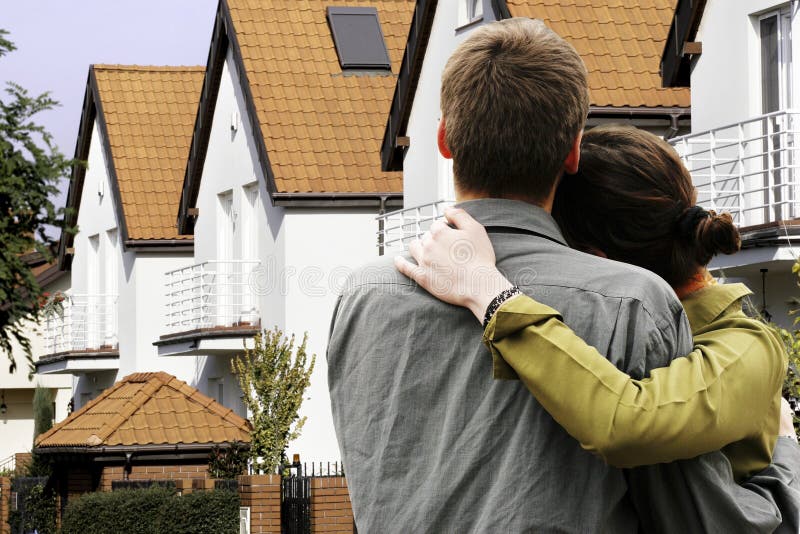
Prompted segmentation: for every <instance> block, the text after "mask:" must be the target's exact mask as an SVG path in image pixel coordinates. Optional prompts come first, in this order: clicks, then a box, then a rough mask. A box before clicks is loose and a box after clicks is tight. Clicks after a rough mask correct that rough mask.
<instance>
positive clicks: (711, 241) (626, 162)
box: [553, 125, 741, 287]
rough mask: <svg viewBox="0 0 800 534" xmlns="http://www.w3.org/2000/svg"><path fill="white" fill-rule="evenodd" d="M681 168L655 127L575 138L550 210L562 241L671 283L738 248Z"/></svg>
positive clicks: (602, 129) (727, 223) (609, 129)
mask: <svg viewBox="0 0 800 534" xmlns="http://www.w3.org/2000/svg"><path fill="white" fill-rule="evenodd" d="M695 200H696V194H695V190H694V186H693V185H692V178H691V176H690V175H689V171H688V170H686V167H685V166H684V165H683V163H682V162H681V160H680V158H679V157H678V155H677V153H676V152H675V151H674V150H673V148H672V147H671V146H670V145H669V144H667V143H666V142H665V141H663V140H662V139H660V138H659V137H656V136H655V135H653V134H651V133H648V132H645V131H644V130H639V129H637V128H633V127H629V126H616V125H611V126H599V127H597V128H594V129H592V130H589V131H587V132H586V133H584V135H583V141H582V142H581V160H580V171H579V172H578V173H577V174H575V175H565V176H564V178H563V179H562V181H561V184H560V185H559V188H558V191H557V193H556V199H555V204H554V206H553V216H554V217H555V219H556V221H557V222H558V224H559V226H560V227H561V229H562V231H563V232H564V237H565V238H566V239H567V241H568V242H569V244H570V245H571V246H572V247H574V248H577V249H579V250H584V251H591V250H592V249H596V250H600V251H602V252H603V253H605V254H606V255H607V256H608V257H609V258H611V259H613V260H617V261H622V262H625V263H630V264H633V265H638V266H640V267H644V268H645V269H648V270H650V271H653V272H654V273H656V274H658V275H659V276H661V277H662V278H663V279H664V280H666V281H667V282H668V283H669V284H670V285H672V286H673V287H678V286H681V285H683V284H685V283H686V282H688V281H689V280H690V279H691V278H692V277H693V276H694V275H695V274H697V272H698V271H699V269H700V268H702V267H705V266H706V265H707V264H708V262H709V261H711V258H712V257H713V256H714V255H716V254H718V253H720V252H722V253H725V254H733V253H734V252H736V251H737V250H739V248H740V246H741V239H740V237H739V231H738V230H737V229H736V226H734V224H733V220H732V219H731V216H730V214H728V213H723V214H721V215H717V214H716V213H714V212H713V211H705V210H703V209H702V208H698V207H696V206H695V205H694V204H695Z"/></svg>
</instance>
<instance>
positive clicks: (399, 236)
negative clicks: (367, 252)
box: [377, 200, 455, 254]
mask: <svg viewBox="0 0 800 534" xmlns="http://www.w3.org/2000/svg"><path fill="white" fill-rule="evenodd" d="M454 203H455V201H454V200H440V201H438V202H432V203H430V204H423V205H421V206H415V207H413V208H406V209H402V210H397V211H392V212H389V213H386V214H384V215H380V216H379V217H377V220H378V248H380V249H381V251H382V252H383V253H384V254H386V253H387V252H389V251H391V252H398V251H403V250H406V248H407V247H408V244H409V243H410V242H411V241H413V240H414V239H417V238H419V237H421V236H422V234H424V233H425V232H426V231H427V230H428V228H430V226H431V223H432V222H433V221H435V220H436V219H441V218H442V217H444V209H445V208H446V207H447V206H452V205H453V204H454Z"/></svg>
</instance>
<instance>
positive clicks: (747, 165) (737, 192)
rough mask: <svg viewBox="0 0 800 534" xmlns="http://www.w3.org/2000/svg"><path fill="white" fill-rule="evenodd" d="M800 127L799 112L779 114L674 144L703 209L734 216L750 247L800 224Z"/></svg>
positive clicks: (692, 135)
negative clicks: (799, 167)
mask: <svg viewBox="0 0 800 534" xmlns="http://www.w3.org/2000/svg"><path fill="white" fill-rule="evenodd" d="M798 127H800V111H793V110H789V111H779V112H775V113H770V114H767V115H762V116H759V117H755V118H753V119H750V120H747V121H743V122H739V123H735V124H731V125H728V126H723V127H721V128H715V129H713V130H709V131H706V132H700V133H695V134H691V135H686V136H683V137H678V138H675V139H671V140H670V143H671V144H672V145H673V146H674V147H675V149H676V150H677V151H678V154H680V156H681V159H683V161H684V163H685V164H686V167H687V168H688V169H689V171H690V172H691V174H692V180H693V182H694V185H695V187H696V188H697V193H698V195H697V201H698V204H699V205H701V206H703V207H705V208H707V209H713V210H716V211H728V212H730V213H731V215H732V216H733V219H734V222H736V224H738V225H739V227H740V228H741V230H742V234H743V237H744V238H745V241H747V239H748V237H749V238H751V239H755V238H763V237H765V236H767V235H769V234H770V230H771V231H772V232H771V233H772V234H777V233H786V229H787V228H790V227H797V226H798V224H800V221H798V220H797V219H798V217H800V180H798V176H800V174H798V172H797V169H798V165H800V153H798V150H800V137H798V134H799V133H800V130H798ZM776 230H777V232H776Z"/></svg>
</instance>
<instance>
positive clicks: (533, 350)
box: [395, 209, 785, 475]
mask: <svg viewBox="0 0 800 534" xmlns="http://www.w3.org/2000/svg"><path fill="white" fill-rule="evenodd" d="M446 216H447V219H448V222H450V224H452V225H453V226H454V228H451V227H449V226H447V225H445V224H444V223H434V225H433V226H432V227H431V232H430V233H429V234H426V236H424V237H423V239H422V240H421V241H417V242H414V243H412V244H411V246H410V247H409V250H410V252H411V254H412V256H413V258H414V259H415V260H416V262H417V264H416V265H414V264H412V263H410V262H409V261H408V260H406V259H404V258H397V259H396V261H395V264H396V265H397V268H398V269H399V270H400V271H401V272H402V273H404V274H406V275H407V276H409V277H411V278H412V279H414V280H415V281H416V282H417V283H418V284H419V285H421V286H422V287H424V288H425V289H427V290H428V291H430V292H431V293H432V294H433V295H434V296H436V297H437V298H440V299H442V300H444V301H445V302H449V303H451V304H456V305H459V306H464V307H467V308H469V309H470V310H472V312H473V314H474V315H475V316H476V317H477V318H478V319H479V320H480V319H482V318H483V313H484V311H485V310H486V305H487V304H488V303H489V302H490V301H491V300H492V298H493V297H494V296H495V295H497V293H498V292H499V291H500V290H503V289H506V288H507V287H508V286H510V285H511V284H510V283H509V282H508V281H507V280H505V279H504V278H503V277H502V275H500V274H499V273H498V272H497V270H496V269H495V267H494V251H493V249H492V246H491V242H490V241H489V239H488V236H487V235H486V232H485V230H484V229H483V227H482V226H481V225H480V224H478V223H477V222H476V221H474V219H472V218H471V217H469V215H467V214H466V213H465V212H464V211H463V210H458V209H455V210H448V211H447V212H446ZM462 249H463V250H462ZM465 251H466V252H467V253H466V254H465V253H464V252H465ZM464 258H467V260H466V261H465V260H464ZM738 323H739V321H734V320H732V319H731V320H729V321H727V322H724V321H723V322H719V324H716V325H715V326H716V329H715V330H714V331H711V332H704V333H703V334H702V335H701V336H698V337H697V338H696V339H695V342H696V347H695V350H694V351H693V352H692V353H691V354H689V355H688V356H687V357H686V358H678V359H676V360H674V361H673V362H672V365H671V366H670V367H667V368H661V369H656V370H654V371H653V372H652V373H651V376H650V377H649V378H648V379H645V380H634V379H632V378H631V377H630V376H628V375H626V374H625V373H623V372H622V371H620V370H619V369H617V368H616V367H614V365H613V364H611V363H610V362H609V361H608V360H606V359H605V358H604V357H603V356H602V355H601V354H599V353H598V352H597V350H596V349H595V348H594V347H591V346H588V345H587V344H586V343H585V342H584V341H583V340H582V339H580V338H579V337H577V336H576V335H575V333H574V332H572V330H570V329H569V328H568V327H567V326H566V325H564V323H563V322H561V321H560V318H559V314H558V312H557V311H555V310H553V309H552V308H549V307H547V306H545V305H543V304H540V303H537V302H535V301H533V300H532V299H529V298H527V297H517V298H514V299H511V300H509V301H507V302H506V303H505V304H504V305H503V306H502V307H501V308H500V310H499V311H498V313H497V314H496V315H495V316H494V318H493V319H492V321H491V322H490V324H489V325H488V327H487V328H486V331H485V340H486V343H487V345H488V346H489V348H490V349H491V350H492V352H493V353H494V355H495V356H496V357H501V358H503V359H504V360H505V361H506V362H508V363H509V364H510V365H511V366H512V367H513V368H514V370H515V371H516V372H517V374H518V375H519V377H520V378H521V379H522V381H523V382H524V383H525V385H526V386H527V387H528V389H529V390H530V391H531V392H532V393H533V394H534V396H536V398H537V399H538V400H539V402H540V403H541V404H542V406H543V407H544V408H545V409H546V410H547V411H548V412H550V414H551V415H553V417H554V419H555V420H556V421H557V422H558V423H559V424H561V425H562V426H563V427H564V428H565V429H566V430H567V431H568V432H569V433H570V434H571V435H572V436H573V437H575V438H576V439H578V440H579V441H580V442H581V444H582V445H583V446H584V447H585V448H587V449H589V450H591V451H593V452H595V453H597V454H599V455H600V456H602V457H603V458H604V459H605V460H606V461H607V462H608V463H610V464H612V465H616V466H620V467H631V466H637V465H646V464H652V463H658V462H667V461H671V460H675V459H679V458H689V457H693V456H696V455H698V454H701V453H704V452H709V451H713V450H717V449H719V448H721V447H723V446H724V445H727V444H729V443H731V442H734V441H737V440H741V439H743V438H745V437H752V436H757V435H759V432H760V429H762V428H763V425H764V424H766V423H765V421H767V420H769V419H770V414H769V412H770V406H771V404H772V403H773V402H774V401H775V395H776V392H777V391H778V388H779V387H780V382H781V381H782V379H783V373H784V372H785V363H784V361H783V359H784V358H785V351H784V349H783V345H782V344H781V342H780V341H779V340H778V339H777V338H776V337H775V336H774V335H773V334H772V332H771V331H770V330H769V329H768V328H767V327H766V326H764V325H762V324H760V323H758V322H756V321H744V325H740V324H738ZM723 377H724V380H722V378H723ZM771 416H772V417H773V418H774V417H777V413H773V414H771ZM764 440H766V441H767V442H766V443H764V442H763V441H764ZM764 440H762V443H761V444H760V446H757V447H754V449H753V453H754V454H751V455H750V456H751V457H752V458H753V461H752V462H750V464H749V465H748V466H746V467H744V468H738V469H737V475H742V474H743V473H744V472H752V471H753V470H757V468H758V467H765V466H766V465H767V464H768V463H769V455H770V453H771V449H772V440H771V438H770V437H766V438H764ZM737 467H739V466H738V465H737Z"/></svg>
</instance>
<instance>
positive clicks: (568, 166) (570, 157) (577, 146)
mask: <svg viewBox="0 0 800 534" xmlns="http://www.w3.org/2000/svg"><path fill="white" fill-rule="evenodd" d="M582 138H583V130H581V131H580V133H578V137H576V138H575V141H573V142H572V149H570V151H569V154H567V159H565V160H564V167H563V171H564V172H565V173H567V174H575V173H576V172H578V164H579V163H580V161H581V139H582Z"/></svg>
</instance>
